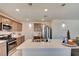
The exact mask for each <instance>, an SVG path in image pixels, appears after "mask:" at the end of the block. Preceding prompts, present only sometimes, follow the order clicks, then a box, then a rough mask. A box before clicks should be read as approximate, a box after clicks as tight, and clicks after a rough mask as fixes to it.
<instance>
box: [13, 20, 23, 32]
mask: <svg viewBox="0 0 79 59" xmlns="http://www.w3.org/2000/svg"><path fill="white" fill-rule="evenodd" d="M12 31H17V32H21V31H22V24H21V23H18V22H15V21H12Z"/></svg>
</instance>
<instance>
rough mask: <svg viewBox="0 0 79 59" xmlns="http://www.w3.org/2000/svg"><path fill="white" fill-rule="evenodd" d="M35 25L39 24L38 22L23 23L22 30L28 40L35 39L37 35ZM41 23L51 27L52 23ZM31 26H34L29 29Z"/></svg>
mask: <svg viewBox="0 0 79 59" xmlns="http://www.w3.org/2000/svg"><path fill="white" fill-rule="evenodd" d="M33 23H37V22H23V28H22V30H23V34H24V35H25V38H26V39H33V36H34V34H35V33H34V26H33ZM38 23H40V22H38ZM41 23H42V24H46V25H48V26H50V22H41ZM29 24H31V25H32V26H31V27H29Z"/></svg>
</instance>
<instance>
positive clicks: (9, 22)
mask: <svg viewBox="0 0 79 59" xmlns="http://www.w3.org/2000/svg"><path fill="white" fill-rule="evenodd" d="M2 23H3V24H8V25H12V21H11V20H10V19H8V18H5V17H3V18H2Z"/></svg>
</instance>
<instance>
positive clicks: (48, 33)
mask: <svg viewBox="0 0 79 59" xmlns="http://www.w3.org/2000/svg"><path fill="white" fill-rule="evenodd" d="M42 36H43V38H44V39H52V28H51V27H49V26H47V25H43V32H42Z"/></svg>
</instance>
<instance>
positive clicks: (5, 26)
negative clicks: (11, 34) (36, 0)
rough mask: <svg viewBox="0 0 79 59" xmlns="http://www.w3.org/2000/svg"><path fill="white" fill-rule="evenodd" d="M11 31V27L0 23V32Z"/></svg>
mask: <svg viewBox="0 0 79 59" xmlns="http://www.w3.org/2000/svg"><path fill="white" fill-rule="evenodd" d="M11 29H12V26H11V25H8V24H2V23H0V30H6V31H10V30H11Z"/></svg>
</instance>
